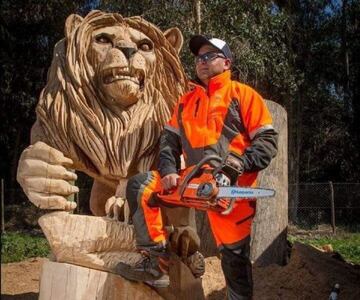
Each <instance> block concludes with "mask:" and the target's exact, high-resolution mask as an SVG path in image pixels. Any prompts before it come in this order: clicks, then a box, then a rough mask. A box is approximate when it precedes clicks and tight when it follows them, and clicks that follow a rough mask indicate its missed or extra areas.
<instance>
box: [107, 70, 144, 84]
mask: <svg viewBox="0 0 360 300" xmlns="http://www.w3.org/2000/svg"><path fill="white" fill-rule="evenodd" d="M102 78H103V82H104V83H105V84H110V83H113V82H115V81H118V80H129V81H132V82H134V83H136V84H138V85H140V86H143V82H144V77H143V76H142V75H141V74H139V73H137V74H133V73H132V72H130V69H129V68H109V69H106V70H104V72H103V76H102Z"/></svg>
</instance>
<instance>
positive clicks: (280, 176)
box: [196, 100, 288, 266]
mask: <svg viewBox="0 0 360 300" xmlns="http://www.w3.org/2000/svg"><path fill="white" fill-rule="evenodd" d="M266 104H267V105H268V108H269V110H270V111H271V114H272V116H273V124H274V127H275V129H276V130H277V131H278V132H279V141H278V154H277V156H276V157H275V158H274V159H273V161H272V162H271V164H270V166H269V167H268V168H267V169H265V170H264V171H262V172H260V174H259V178H258V186H259V187H264V188H271V189H274V190H275V191H276V195H275V197H273V198H268V199H267V198H264V199H261V200H258V201H257V209H256V216H255V219H254V223H253V226H252V242H251V260H252V261H254V262H255V263H256V264H257V265H259V266H265V265H269V264H273V263H276V264H283V263H285V260H286V229H287V224H288V177H287V174H288V161H287V144H288V142H287V114H286V111H285V109H284V108H283V107H281V106H280V105H279V104H277V103H275V102H273V101H268V100H266ZM196 217H197V228H198V233H199V236H200V239H201V246H200V247H201V248H200V252H202V253H203V255H204V256H205V257H209V256H213V255H215V254H216V253H217V249H216V246H215V242H214V238H213V237H212V234H211V230H210V227H209V222H208V220H207V217H206V214H204V213H202V212H197V215H196Z"/></svg>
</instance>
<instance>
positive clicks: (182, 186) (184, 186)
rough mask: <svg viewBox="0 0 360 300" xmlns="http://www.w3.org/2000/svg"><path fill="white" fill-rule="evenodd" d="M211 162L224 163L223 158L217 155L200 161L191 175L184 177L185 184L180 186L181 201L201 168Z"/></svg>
mask: <svg viewBox="0 0 360 300" xmlns="http://www.w3.org/2000/svg"><path fill="white" fill-rule="evenodd" d="M211 160H215V161H218V162H221V161H222V158H221V157H219V156H217V155H209V156H205V157H204V158H203V159H202V160H200V161H199V163H198V164H197V165H196V166H195V167H194V168H193V169H192V170H191V171H190V172H189V174H187V175H186V176H185V177H184V180H183V183H182V185H181V186H180V189H179V194H180V199H181V198H182V196H183V194H184V191H185V189H186V186H187V185H188V183H189V181H190V180H191V179H192V178H193V177H194V176H195V175H196V174H197V172H198V171H199V170H200V168H201V167H202V166H203V165H205V164H206V163H208V162H209V161H211Z"/></svg>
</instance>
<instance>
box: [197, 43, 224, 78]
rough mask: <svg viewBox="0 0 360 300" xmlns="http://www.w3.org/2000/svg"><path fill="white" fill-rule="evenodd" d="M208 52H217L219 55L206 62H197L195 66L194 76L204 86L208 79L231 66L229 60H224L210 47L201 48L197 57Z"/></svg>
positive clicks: (221, 55) (222, 56)
mask: <svg viewBox="0 0 360 300" xmlns="http://www.w3.org/2000/svg"><path fill="white" fill-rule="evenodd" d="M208 52H218V53H219V55H218V56H215V58H213V59H210V60H208V61H207V62H205V61H202V60H200V61H197V62H196V66H195V68H196V75H197V76H198V78H199V79H200V80H201V81H202V82H203V83H205V84H208V82H209V80H210V78H212V77H214V76H216V75H218V74H221V73H223V72H224V71H226V70H229V69H230V66H231V62H230V60H229V59H227V58H225V57H224V55H223V54H222V53H221V52H220V51H219V50H218V49H216V48H215V47H213V46H211V45H204V46H202V47H201V48H200V50H199V52H198V56H200V55H203V54H205V53H208Z"/></svg>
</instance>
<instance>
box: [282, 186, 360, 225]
mask: <svg viewBox="0 0 360 300" xmlns="http://www.w3.org/2000/svg"><path fill="white" fill-rule="evenodd" d="M289 221H290V222H291V223H292V224H294V225H297V226H299V227H303V228H308V229H314V228H316V227H317V226H319V225H321V224H329V225H332V226H333V230H335V228H336V227H337V226H346V227H347V226H353V225H358V224H360V183H332V182H327V183H300V184H290V185H289Z"/></svg>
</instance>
